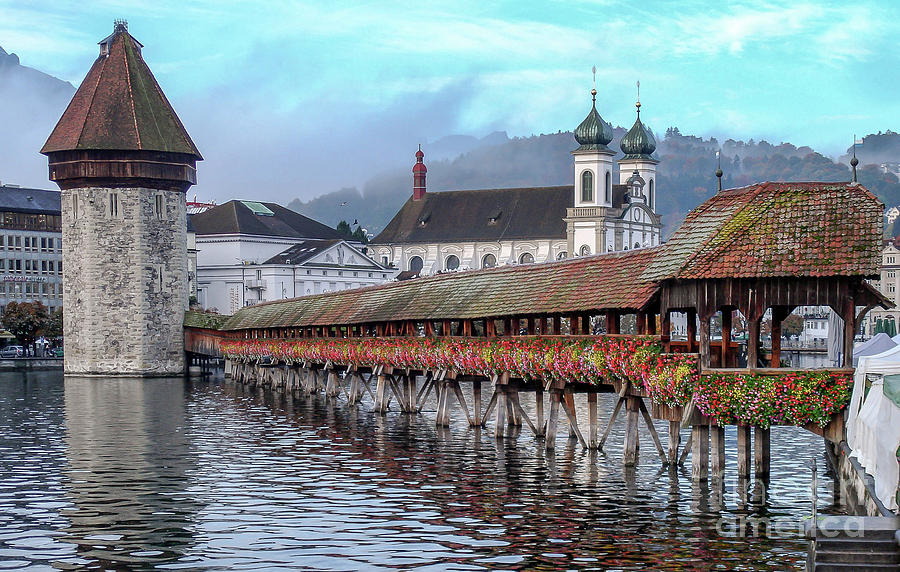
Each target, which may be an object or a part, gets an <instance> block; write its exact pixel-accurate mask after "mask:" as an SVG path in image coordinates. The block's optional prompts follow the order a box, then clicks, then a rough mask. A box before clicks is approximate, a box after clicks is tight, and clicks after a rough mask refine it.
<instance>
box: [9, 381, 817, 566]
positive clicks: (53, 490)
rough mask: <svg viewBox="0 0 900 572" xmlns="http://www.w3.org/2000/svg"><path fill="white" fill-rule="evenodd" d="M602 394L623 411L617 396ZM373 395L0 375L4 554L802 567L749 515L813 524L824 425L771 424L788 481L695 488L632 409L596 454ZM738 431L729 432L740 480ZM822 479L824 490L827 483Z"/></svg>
mask: <svg viewBox="0 0 900 572" xmlns="http://www.w3.org/2000/svg"><path fill="white" fill-rule="evenodd" d="M467 397H469V396H468V395H467ZM469 403H471V401H469ZM523 405H525V407H526V409H527V410H528V411H529V413H531V411H532V409H531V408H529V405H531V404H524V403H523ZM600 406H601V416H604V415H608V413H609V411H610V410H611V408H612V401H611V400H608V399H607V400H605V399H603V398H601V400H600ZM371 407H372V406H371V401H370V399H369V398H368V396H367V397H366V399H365V401H364V402H363V403H362V404H360V405H359V406H358V407H350V406H347V405H346V403H345V402H344V400H343V399H341V400H340V401H339V402H334V401H333V400H326V399H325V398H324V397H322V396H313V397H295V398H291V397H290V396H282V395H279V394H272V393H268V392H263V391H259V390H255V389H246V388H243V387H240V386H234V385H230V384H223V383H221V382H213V383H206V382H203V383H197V384H190V383H186V382H184V381H182V380H147V381H137V380H95V379H69V380H66V381H65V383H63V381H62V379H61V376H59V377H55V378H54V377H52V376H50V377H46V378H43V379H26V380H22V379H16V378H0V416H2V419H0V421H2V429H3V433H2V434H0V446H2V452H3V455H2V456H0V561H4V560H5V561H6V562H4V564H7V563H13V564H15V563H18V564H21V565H31V566H32V567H35V566H37V567H40V565H42V564H51V563H52V565H53V566H55V567H58V568H66V567H104V568H114V569H134V568H147V567H157V568H175V569H231V568H264V569H272V568H282V569H290V570H296V569H316V570H320V569H339V570H347V569H373V568H411V567H423V568H432V569H441V570H443V569H447V568H453V569H488V568H496V567H505V568H516V569H560V568H586V567H591V566H594V567H598V568H600V569H610V568H612V569H623V570H624V569H628V570H647V569H655V570H680V569H686V568H687V569H697V568H700V569H708V568H711V567H714V566H716V565H718V566H720V567H722V568H724V569H737V570H786V569H791V568H801V567H802V564H803V560H804V558H805V543H804V542H803V540H802V538H801V537H800V535H799V533H794V534H793V535H791V534H789V535H787V536H786V537H783V538H778V539H768V538H766V537H765V536H764V535H753V534H750V535H749V538H742V537H740V536H739V534H738V533H737V530H738V528H739V526H740V525H741V523H745V524H746V523H748V522H751V523H752V522H758V521H761V520H762V519H779V518H780V519H785V520H786V521H788V522H794V523H798V524H800V523H802V520H803V518H804V517H805V515H806V514H808V510H809V504H808V495H807V493H806V487H807V485H808V482H809V481H808V477H807V475H806V473H805V471H804V470H803V463H804V461H805V459H806V458H808V456H809V454H810V452H811V451H813V450H815V449H816V448H820V447H821V442H820V440H819V438H817V437H815V436H813V435H811V434H805V433H803V432H802V431H800V430H797V429H787V428H786V429H784V430H782V429H778V428H776V429H774V430H773V432H772V487H773V488H772V489H770V490H768V491H763V490H762V489H761V486H760V485H761V484H762V483H759V482H757V481H755V480H751V481H750V482H745V483H739V482H732V481H730V480H728V479H726V480H725V482H724V483H722V482H713V481H711V482H710V483H709V485H702V486H698V485H695V484H693V483H692V482H691V480H690V473H689V468H672V469H661V468H660V467H659V463H658V459H657V455H656V451H655V450H654V448H653V447H652V446H650V447H645V448H644V450H643V451H642V462H643V464H642V465H641V466H639V467H637V468H634V469H627V470H626V469H623V468H622V466H621V457H622V451H621V442H622V434H621V431H622V428H621V424H618V425H617V426H615V427H614V428H613V431H612V433H611V435H610V438H609V440H608V442H607V449H606V450H605V451H602V452H585V451H582V449H581V447H580V446H578V445H577V444H576V442H575V441H572V440H569V439H568V438H567V431H566V430H565V427H564V426H563V427H561V428H560V437H559V441H558V443H557V448H556V452H555V453H550V454H548V453H547V452H546V451H545V450H544V448H543V447H542V446H541V443H540V442H539V441H536V440H535V439H534V438H533V437H532V436H531V434H530V432H529V431H528V430H527V429H526V430H525V431H523V432H522V433H521V435H519V437H518V439H504V440H499V441H498V440H496V439H495V438H494V433H493V430H492V428H490V427H489V428H486V429H480V428H474V429H473V428H469V427H468V424H467V423H466V421H465V418H464V416H462V415H459V414H458V412H457V413H456V414H455V415H454V422H453V423H452V425H451V427H450V428H444V429H435V426H434V421H433V420H434V408H435V404H434V403H433V402H431V403H430V404H428V405H427V406H426V408H425V411H424V412H423V414H422V415H418V416H415V415H414V416H409V415H403V414H399V413H397V412H394V411H392V412H389V414H388V415H387V416H386V417H380V416H376V415H373V414H372V412H371ZM532 408H533V405H532ZM579 415H583V412H582V411H581V410H579ZM662 429H665V428H664V427H663V428H662ZM644 438H645V439H646V436H645V437H644ZM662 438H663V439H665V433H664V432H663V434H662ZM735 439H736V437H735V435H734V434H732V433H729V434H728V435H727V437H726V442H727V443H728V450H729V456H728V457H727V459H726V463H727V465H728V470H729V472H730V474H732V475H733V474H734V473H735V466H736V462H737V460H736V458H735V457H734V455H733V452H734V447H735ZM644 442H645V443H649V441H646V440H645V441H644ZM38 452H39V453H38ZM823 481H824V480H823ZM766 492H767V493H768V494H766ZM820 494H821V495H822V499H823V502H824V500H825V499H827V498H828V496H829V494H828V490H827V483H824V482H823V483H822V490H821V491H820ZM798 528H799V526H798ZM751 532H752V531H751Z"/></svg>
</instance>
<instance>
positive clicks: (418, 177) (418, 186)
mask: <svg viewBox="0 0 900 572" xmlns="http://www.w3.org/2000/svg"><path fill="white" fill-rule="evenodd" d="M424 160H425V153H423V152H422V146H421V145H419V150H418V151H416V164H415V165H413V200H414V201H418V200H421V199H422V198H423V197H424V196H425V173H427V172H428V169H427V168H425V163H424Z"/></svg>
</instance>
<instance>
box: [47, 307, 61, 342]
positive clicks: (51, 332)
mask: <svg viewBox="0 0 900 572" xmlns="http://www.w3.org/2000/svg"><path fill="white" fill-rule="evenodd" d="M62 335H63V310H62V308H57V309H56V310H53V312H51V313H50V315H49V316H48V317H47V325H46V326H45V327H44V336H46V337H48V338H59V337H62Z"/></svg>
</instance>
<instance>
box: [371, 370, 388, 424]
mask: <svg viewBox="0 0 900 572" xmlns="http://www.w3.org/2000/svg"><path fill="white" fill-rule="evenodd" d="M372 373H374V374H375V376H376V377H375V379H376V381H375V413H377V414H378V415H384V414H385V413H387V408H388V380H387V376H388V373H389V372H386V371H385V367H384V366H380V365H379V366H376V367H375V369H374V370H373V371H372Z"/></svg>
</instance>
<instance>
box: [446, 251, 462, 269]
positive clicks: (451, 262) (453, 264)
mask: <svg viewBox="0 0 900 572" xmlns="http://www.w3.org/2000/svg"><path fill="white" fill-rule="evenodd" d="M446 268H447V270H456V269H457V268H459V257H457V256H456V255H455V254H451V255H450V256H448V257H447V263H446Z"/></svg>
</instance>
